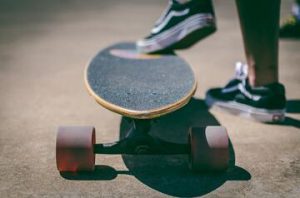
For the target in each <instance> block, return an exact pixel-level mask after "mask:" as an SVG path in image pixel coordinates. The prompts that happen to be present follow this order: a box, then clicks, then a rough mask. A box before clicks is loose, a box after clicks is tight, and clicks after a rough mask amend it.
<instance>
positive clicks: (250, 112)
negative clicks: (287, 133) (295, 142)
mask: <svg viewBox="0 0 300 198" xmlns="http://www.w3.org/2000/svg"><path fill="white" fill-rule="evenodd" d="M205 103H206V105H207V106H208V107H209V108H212V109H220V110H223V111H226V112H229V113H231V114H233V115H238V116H241V117H244V118H248V119H252V120H256V121H259V122H266V123H276V122H283V121H284V120H285V109H274V110H268V109H261V108H255V107H251V106H248V105H245V104H241V103H237V102H234V101H230V102H225V101H220V100H218V99H216V98H214V97H212V96H210V95H208V94H206V97H205Z"/></svg>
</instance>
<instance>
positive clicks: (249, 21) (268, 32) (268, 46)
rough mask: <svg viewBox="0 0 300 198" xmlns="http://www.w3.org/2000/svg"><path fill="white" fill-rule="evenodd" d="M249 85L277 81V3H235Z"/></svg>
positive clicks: (242, 0)
mask: <svg viewBox="0 0 300 198" xmlns="http://www.w3.org/2000/svg"><path fill="white" fill-rule="evenodd" d="M236 4H237V8H238V13H239V18H240V25H241V30H242V34H243V40H244V47H245V53H246V58H247V64H248V67H249V80H250V84H251V85H252V86H261V85H266V84H270V83H274V82H278V32H279V15H280V0H236Z"/></svg>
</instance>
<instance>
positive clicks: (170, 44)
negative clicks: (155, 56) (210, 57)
mask: <svg viewBox="0 0 300 198" xmlns="http://www.w3.org/2000/svg"><path fill="white" fill-rule="evenodd" d="M215 31H216V23H215V15H214V11H213V6H212V2H211V0H201V1H199V0H191V1H189V2H187V3H184V4H181V3H178V2H177V1H176V0H170V1H169V5H168V7H167V8H166V10H165V11H164V12H163V14H162V16H161V17H160V18H159V19H158V21H157V22H156V23H155V25H154V27H153V29H152V30H151V34H150V35H149V36H148V37H146V38H144V39H142V40H139V41H137V43H136V46H137V50H138V51H139V52H141V53H155V52H160V51H165V50H174V49H184V48H188V47H190V46H192V45H193V44H195V43H196V42H197V41H199V40H200V39H202V38H204V37H206V36H208V35H210V34H212V33H213V32H215Z"/></svg>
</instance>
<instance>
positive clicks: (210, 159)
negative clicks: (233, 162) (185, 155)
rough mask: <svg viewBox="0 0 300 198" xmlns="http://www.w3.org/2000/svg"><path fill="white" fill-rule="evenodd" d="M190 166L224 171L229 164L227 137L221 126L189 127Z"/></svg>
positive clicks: (205, 169)
mask: <svg viewBox="0 0 300 198" xmlns="http://www.w3.org/2000/svg"><path fill="white" fill-rule="evenodd" d="M189 143H190V148H191V153H190V157H189V165H190V168H191V169H192V170H194V171H224V170H226V169H227V168H228V165H229V137H228V134H227V131H226V129H225V128H224V127H222V126H208V127H196V128H191V129H190V131H189Z"/></svg>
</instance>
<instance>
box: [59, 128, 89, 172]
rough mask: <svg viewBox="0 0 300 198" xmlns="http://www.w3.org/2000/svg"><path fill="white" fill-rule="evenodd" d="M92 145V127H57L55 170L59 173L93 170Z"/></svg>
mask: <svg viewBox="0 0 300 198" xmlns="http://www.w3.org/2000/svg"><path fill="white" fill-rule="evenodd" d="M94 144H95V128H94V127H91V126H84V127H73V126H63V127H59V128H58V132H57V138H56V164H57V169H58V170H59V171H60V172H66V171H70V172H76V171H92V170H94V167H95V153H94Z"/></svg>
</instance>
